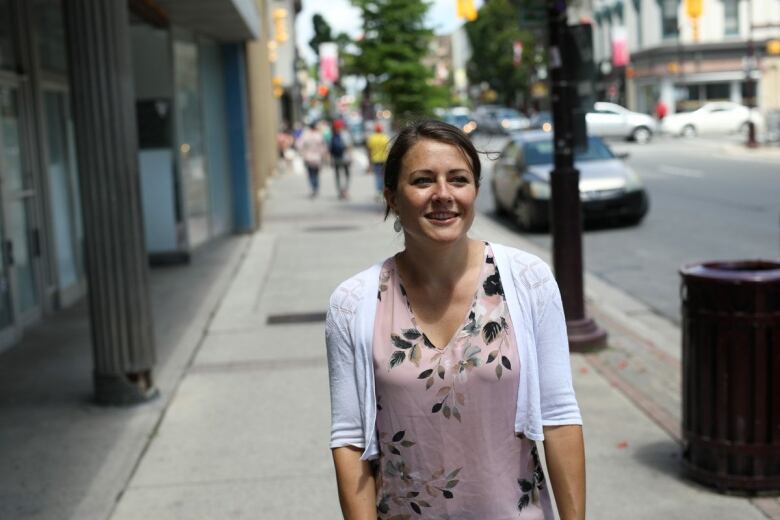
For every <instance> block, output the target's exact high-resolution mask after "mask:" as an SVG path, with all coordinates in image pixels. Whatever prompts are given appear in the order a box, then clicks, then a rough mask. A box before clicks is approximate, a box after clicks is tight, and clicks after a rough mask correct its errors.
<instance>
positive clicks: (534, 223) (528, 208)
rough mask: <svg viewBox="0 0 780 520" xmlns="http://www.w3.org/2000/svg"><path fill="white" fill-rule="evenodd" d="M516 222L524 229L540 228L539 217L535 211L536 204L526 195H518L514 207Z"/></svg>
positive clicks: (534, 229)
mask: <svg viewBox="0 0 780 520" xmlns="http://www.w3.org/2000/svg"><path fill="white" fill-rule="evenodd" d="M514 215H515V222H517V225H518V227H519V228H520V229H521V230H523V231H536V230H538V229H539V217H538V216H537V215H536V213H535V212H534V206H533V204H532V203H531V201H530V200H528V198H527V197H526V196H524V195H522V194H521V195H518V197H517V200H516V201H515V207H514Z"/></svg>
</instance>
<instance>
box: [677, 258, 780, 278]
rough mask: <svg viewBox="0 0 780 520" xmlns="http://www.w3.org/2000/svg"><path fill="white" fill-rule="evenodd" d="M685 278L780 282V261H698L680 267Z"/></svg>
mask: <svg viewBox="0 0 780 520" xmlns="http://www.w3.org/2000/svg"><path fill="white" fill-rule="evenodd" d="M680 275H682V277H683V278H701V279H708V280H721V281H732V282H753V283H766V282H780V262H777V261H774V260H719V261H712V262H697V263H694V264H687V265H684V266H682V267H681V268H680Z"/></svg>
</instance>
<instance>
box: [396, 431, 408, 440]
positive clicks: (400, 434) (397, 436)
mask: <svg viewBox="0 0 780 520" xmlns="http://www.w3.org/2000/svg"><path fill="white" fill-rule="evenodd" d="M404 435H406V430H401V431H397V432H395V435H393V442H398V441H400V440H401V439H403V438H404Z"/></svg>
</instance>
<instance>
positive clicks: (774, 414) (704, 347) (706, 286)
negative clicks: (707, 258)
mask: <svg viewBox="0 0 780 520" xmlns="http://www.w3.org/2000/svg"><path fill="white" fill-rule="evenodd" d="M680 274H681V276H682V286H681V299H682V333H683V357H682V389H683V390H682V392H683V395H682V397H683V399H682V402H683V405H682V406H683V410H682V412H683V417H682V423H683V424H682V426H683V428H682V429H683V443H684V444H683V446H684V447H683V461H684V465H685V467H686V470H687V472H688V474H689V476H690V477H691V478H692V479H694V480H696V481H698V482H701V483H703V484H706V485H709V486H714V487H715V488H717V489H718V490H719V491H742V492H748V493H755V492H759V491H775V490H780V263H779V262H772V261H764V260H747V261H734V262H708V263H699V264H694V265H687V266H684V267H683V268H681V269H680Z"/></svg>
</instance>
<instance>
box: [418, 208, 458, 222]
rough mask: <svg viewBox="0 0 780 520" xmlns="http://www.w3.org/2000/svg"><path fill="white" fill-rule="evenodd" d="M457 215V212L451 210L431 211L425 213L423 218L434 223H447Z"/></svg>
mask: <svg viewBox="0 0 780 520" xmlns="http://www.w3.org/2000/svg"><path fill="white" fill-rule="evenodd" d="M457 217H458V214H457V213H455V212H453V211H433V212H431V213H426V214H425V218H427V219H428V220H430V221H431V223H433V224H435V225H444V224H449V223H451V222H452V221H454V220H455V219H456V218H457Z"/></svg>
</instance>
